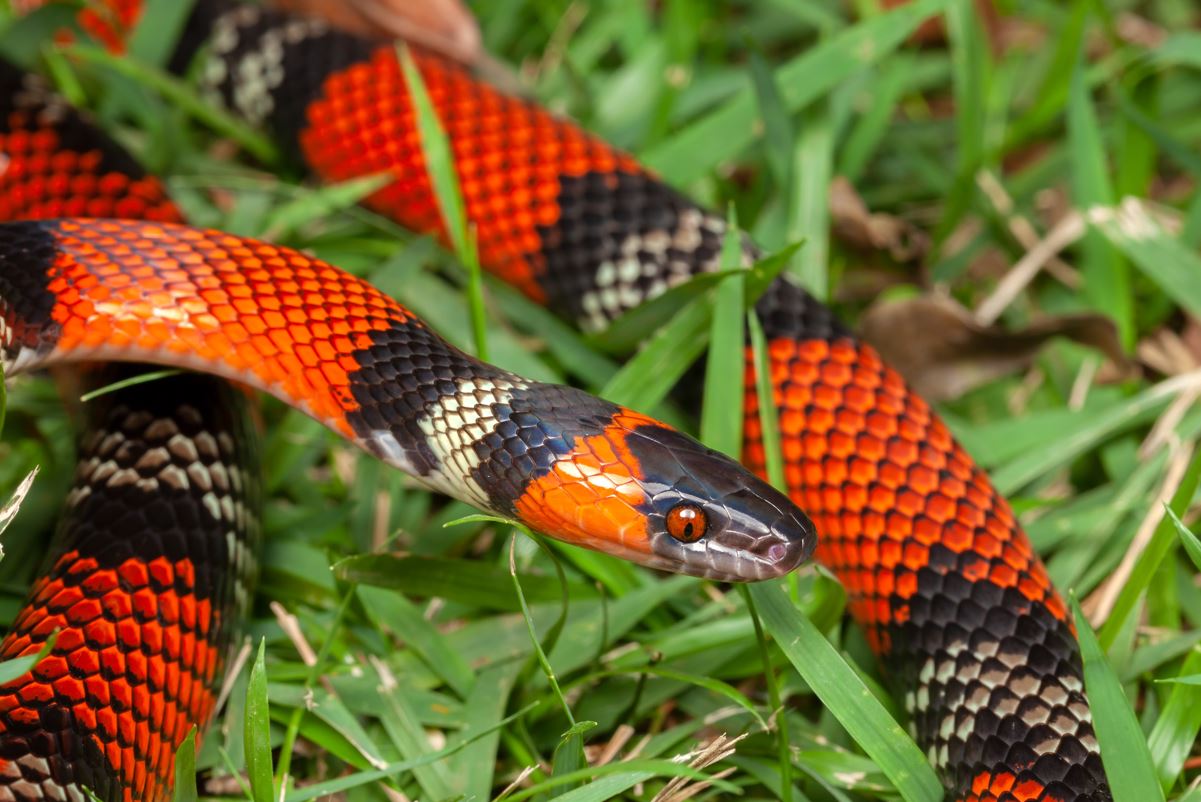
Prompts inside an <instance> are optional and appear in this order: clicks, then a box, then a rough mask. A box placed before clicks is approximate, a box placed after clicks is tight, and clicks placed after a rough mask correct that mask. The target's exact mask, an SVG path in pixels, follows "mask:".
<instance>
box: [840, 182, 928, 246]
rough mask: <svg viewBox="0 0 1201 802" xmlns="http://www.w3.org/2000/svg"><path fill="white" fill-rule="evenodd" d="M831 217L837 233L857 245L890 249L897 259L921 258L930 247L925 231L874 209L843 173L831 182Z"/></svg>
mask: <svg viewBox="0 0 1201 802" xmlns="http://www.w3.org/2000/svg"><path fill="white" fill-rule="evenodd" d="M830 219H831V223H832V225H833V227H834V233H835V234H836V235H837V236H838V238H839V239H841V240H842V241H843V242H845V243H847V244H848V245H850V246H852V247H855V248H862V249H864V250H872V251H882V250H886V251H888V253H889V255H891V256H892V258H893V259H895V260H897V261H898V262H908V261H910V260H914V259H920V258H921V257H922V256H924V255H925V253H926V251H927V250H928V249H929V247H930V238H929V237H928V236H927V235H926V233H925V232H924V231H922V230H921V229H919V228H917V227H916V226H914V225H912V224H910V223H907V222H906V221H904V220H902V219H901V218H899V217H894V216H892V215H890V214H879V213H873V212H872V211H871V210H870V209H868V208H867V204H866V203H864V202H863V198H861V197H859V193H858V192H856V191H855V187H854V186H853V185H852V184H851V182H850V181H848V180H847V179H846V178H844V177H843V176H836V177H835V178H834V180H833V181H831V182H830Z"/></svg>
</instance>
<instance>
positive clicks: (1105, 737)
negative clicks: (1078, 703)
mask: <svg viewBox="0 0 1201 802" xmlns="http://www.w3.org/2000/svg"><path fill="white" fill-rule="evenodd" d="M1070 601H1071V605H1072V614H1073V615H1074V616H1075V619H1076V635H1077V637H1078V638H1079V640H1080V655H1081V657H1082V658H1083V661H1084V686H1085V689H1086V690H1087V692H1088V698H1089V706H1090V707H1091V709H1092V712H1093V727H1094V728H1095V729H1096V732H1097V742H1098V743H1099V744H1100V746H1101V760H1102V762H1104V764H1105V769H1106V771H1105V773H1106V774H1107V775H1108V776H1109V785H1110V790H1111V791H1112V792H1113V799H1114V802H1150V800H1157V799H1158V800H1162V799H1163V798H1164V796H1163V790H1162V789H1161V788H1160V786H1159V781H1158V778H1157V776H1156V773H1155V764H1154V762H1153V761H1152V760H1151V754H1150V752H1149V751H1148V750H1147V739H1146V738H1144V737H1143V731H1142V729H1141V728H1140V727H1139V724H1138V718H1137V717H1135V715H1134V710H1133V709H1132V708H1131V707H1130V700H1129V699H1127V698H1126V693H1125V692H1124V691H1123V690H1122V685H1121V683H1119V682H1118V678H1117V676H1116V675H1115V674H1114V672H1113V669H1112V668H1110V666H1109V662H1108V661H1107V660H1106V659H1105V653H1104V652H1102V651H1101V644H1100V643H1098V642H1097V637H1096V635H1095V634H1094V633H1093V629H1092V627H1090V626H1089V624H1088V619H1087V618H1085V617H1084V614H1083V613H1082V612H1081V611H1080V605H1079V604H1078V603H1077V602H1076V598H1075V597H1074V596H1073V597H1071V599H1070ZM1111 620H1112V619H1111Z"/></svg>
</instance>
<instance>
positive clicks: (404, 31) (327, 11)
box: [271, 0, 483, 64]
mask: <svg viewBox="0 0 1201 802" xmlns="http://www.w3.org/2000/svg"><path fill="white" fill-rule="evenodd" d="M271 1H272V3H273V4H274V5H275V6H277V7H278V8H282V9H285V10H287V11H291V12H293V13H296V14H308V15H310V16H315V17H321V18H322V19H325V20H327V21H328V22H329V23H330V24H331V25H334V26H337V27H339V28H341V29H343V30H345V31H349V32H350V33H354V34H358V35H359V36H370V37H373V38H378V39H405V40H407V41H410V42H414V43H416V44H421V45H425V46H426V47H429V48H432V49H434V50H437V51H439V52H441V53H445V54H446V55H448V56H450V57H451V58H453V59H456V60H458V61H461V62H463V63H465V64H474V63H476V61H478V60H479V59H480V57H481V55H482V54H483V44H482V40H481V39H480V28H479V25H478V23H476V21H475V17H474V16H472V14H471V12H470V11H468V10H467V7H466V6H464V5H463V3H462V2H461V0H271Z"/></svg>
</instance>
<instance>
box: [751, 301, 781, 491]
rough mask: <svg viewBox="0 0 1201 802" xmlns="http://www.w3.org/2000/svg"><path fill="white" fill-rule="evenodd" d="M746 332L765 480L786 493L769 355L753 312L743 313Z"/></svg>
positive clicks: (777, 414)
mask: <svg viewBox="0 0 1201 802" xmlns="http://www.w3.org/2000/svg"><path fill="white" fill-rule="evenodd" d="M747 329H748V330H749V331H750V339H751V353H752V354H753V356H754V360H755V394H756V395H757V396H758V399H759V426H760V429H761V432H762V433H761V435H760V438H761V440H762V443H763V457H764V464H765V466H766V468H767V480H768V481H769V482H771V483H772V485H774V486H775V487H776V488H777V489H779V490H781V491H784V492H787V481H786V479H785V477H784V452H783V442H782V440H781V438H780V410H779V409H778V408H777V407H776V394H775V389H774V388H773V387H772V380H771V355H770V354H768V352H767V338H766V337H765V336H764V334H763V324H762V323H760V322H759V317H758V316H757V315H756V314H755V313H754V312H748V313H747Z"/></svg>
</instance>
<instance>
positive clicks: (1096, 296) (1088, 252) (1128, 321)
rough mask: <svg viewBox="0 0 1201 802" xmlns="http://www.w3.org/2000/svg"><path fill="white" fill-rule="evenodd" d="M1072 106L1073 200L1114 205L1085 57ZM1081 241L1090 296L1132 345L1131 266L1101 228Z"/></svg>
mask: <svg viewBox="0 0 1201 802" xmlns="http://www.w3.org/2000/svg"><path fill="white" fill-rule="evenodd" d="M1067 111H1068V152H1069V153H1070V154H1071V162H1072V163H1071V182H1072V200H1073V202H1074V203H1075V204H1076V206H1077V208H1080V209H1089V208H1092V207H1093V206H1098V205H1109V204H1111V203H1113V201H1114V195H1113V185H1112V183H1111V181H1110V178H1109V172H1108V166H1107V163H1106V154H1105V145H1104V143H1103V142H1102V139H1101V130H1100V123H1099V122H1098V121H1097V113H1096V109H1094V108H1093V101H1092V97H1091V96H1090V94H1089V91H1088V86H1087V85H1086V83H1085V80H1084V65H1083V63H1082V62H1079V63H1077V65H1076V68H1075V70H1074V72H1073V74H1072V81H1071V88H1070V91H1069V95H1068V109H1067ZM1080 245H1081V256H1082V260H1081V271H1082V272H1083V274H1084V295H1085V297H1087V298H1088V299H1089V300H1090V302H1091V305H1092V306H1093V307H1095V308H1096V309H1098V310H1100V311H1101V312H1103V313H1104V314H1106V315H1109V317H1111V318H1112V319H1113V321H1114V323H1116V324H1117V327H1118V334H1119V336H1120V338H1121V341H1122V343H1123V344H1125V345H1126V346H1127V347H1129V346H1130V345H1132V344H1133V338H1134V302H1133V299H1132V296H1131V294H1130V276H1129V269H1128V268H1127V266H1126V264H1125V262H1124V261H1123V260H1122V259H1121V257H1120V256H1119V254H1118V253H1117V251H1115V250H1114V247H1113V245H1112V244H1111V243H1109V242H1108V241H1106V239H1105V238H1104V237H1102V236H1100V235H1099V234H1098V233H1097V232H1095V231H1089V232H1087V233H1086V234H1085V235H1084V239H1083V240H1082V241H1081V243H1080Z"/></svg>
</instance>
